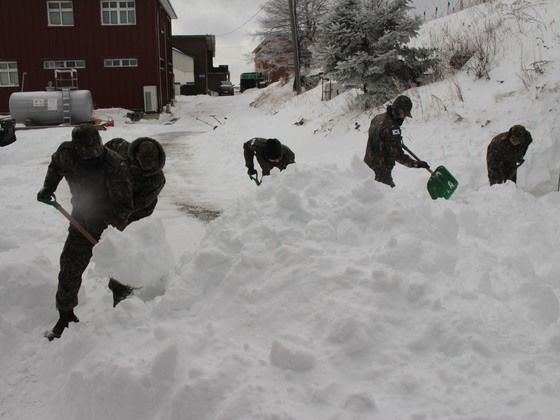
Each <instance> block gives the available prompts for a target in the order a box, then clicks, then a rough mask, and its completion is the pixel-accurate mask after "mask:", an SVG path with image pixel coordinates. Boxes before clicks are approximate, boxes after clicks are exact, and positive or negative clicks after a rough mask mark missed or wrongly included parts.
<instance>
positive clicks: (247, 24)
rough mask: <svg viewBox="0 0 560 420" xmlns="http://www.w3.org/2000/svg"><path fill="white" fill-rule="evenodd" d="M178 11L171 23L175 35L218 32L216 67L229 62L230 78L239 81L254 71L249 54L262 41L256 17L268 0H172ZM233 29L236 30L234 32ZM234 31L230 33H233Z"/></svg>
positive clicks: (235, 81)
mask: <svg viewBox="0 0 560 420" xmlns="http://www.w3.org/2000/svg"><path fill="white" fill-rule="evenodd" d="M171 3H172V5H173V8H174V9H175V12H176V13H177V17H178V18H177V19H176V20H174V21H173V22H172V27H173V35H205V34H211V35H216V56H215V57H214V66H218V65H220V64H227V65H229V71H230V73H231V80H232V81H233V82H234V83H235V84H239V75H240V74H241V73H243V72H247V71H254V65H253V63H252V62H247V57H246V56H247V55H250V54H251V51H253V49H255V47H256V46H257V45H258V43H259V41H258V39H257V38H255V37H253V36H252V34H253V33H254V32H255V31H256V30H257V28H258V23H257V19H258V17H259V16H261V14H262V13H263V12H260V13H259V14H258V15H257V16H255V14H256V13H257V12H258V11H259V10H260V9H261V8H262V6H263V5H264V3H265V0H171ZM232 31H233V32H232ZM230 32H231V33H230Z"/></svg>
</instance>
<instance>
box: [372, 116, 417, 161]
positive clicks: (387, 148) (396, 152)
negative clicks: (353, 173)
mask: <svg viewBox="0 0 560 420" xmlns="http://www.w3.org/2000/svg"><path fill="white" fill-rule="evenodd" d="M364 162H365V163H366V164H367V165H368V166H369V167H370V168H371V169H374V170H375V168H383V167H385V168H392V167H393V166H395V162H399V163H400V164H402V165H405V166H408V167H410V168H415V167H417V164H416V160H414V159H412V158H411V157H410V156H408V155H407V154H405V153H404V151H403V148H402V134H401V127H400V123H399V122H398V121H396V119H395V118H393V112H392V109H391V106H388V107H387V112H385V113H384V114H379V115H377V116H375V118H374V119H373V120H372V121H371V124H370V126H369V131H368V143H367V147H366V154H365V156H364Z"/></svg>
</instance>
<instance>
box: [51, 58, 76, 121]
mask: <svg viewBox="0 0 560 420" xmlns="http://www.w3.org/2000/svg"><path fill="white" fill-rule="evenodd" d="M54 80H55V87H56V89H57V90H61V91H62V123H63V124H64V125H71V124H72V104H71V98H70V91H71V90H76V89H78V71H77V70H76V69H57V70H55V71H54Z"/></svg>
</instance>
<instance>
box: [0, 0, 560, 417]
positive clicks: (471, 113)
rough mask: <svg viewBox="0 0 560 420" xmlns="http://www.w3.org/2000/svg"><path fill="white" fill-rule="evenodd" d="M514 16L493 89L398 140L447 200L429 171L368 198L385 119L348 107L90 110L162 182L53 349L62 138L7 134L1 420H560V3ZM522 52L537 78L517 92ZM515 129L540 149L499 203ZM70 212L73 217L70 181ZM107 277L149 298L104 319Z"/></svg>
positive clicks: (211, 102)
mask: <svg viewBox="0 0 560 420" xmlns="http://www.w3.org/2000/svg"><path fill="white" fill-rule="evenodd" d="M501 3H502V4H503V5H504V7H505V8H506V9H500V13H501V16H502V17H503V26H502V27H501V29H500V30H501V31H502V32H501V34H502V35H501V38H500V50H499V52H498V56H497V58H498V61H497V62H496V63H495V64H494V65H493V68H492V71H491V72H490V79H488V80H474V78H473V77H472V75H469V74H466V73H459V74H458V75H457V76H455V77H454V78H453V79H450V80H448V81H444V82H439V83H437V84H433V85H430V86H425V87H423V88H419V89H414V90H411V91H409V92H408V94H409V95H410V96H411V98H412V99H413V102H414V108H413V115H414V119H412V120H407V122H406V123H405V125H404V126H403V130H404V135H405V140H406V143H407V145H408V146H409V147H410V148H411V149H412V150H413V151H414V152H415V153H416V154H417V155H419V156H420V157H421V158H422V159H425V160H427V161H428V162H429V163H430V164H431V165H432V166H433V167H435V166H437V165H445V166H446V167H447V168H448V169H449V170H450V171H451V172H452V173H453V174H454V175H455V177H456V178H457V179H458V180H459V182H460V186H459V189H458V190H457V191H456V192H455V194H454V195H453V197H452V198H451V199H450V200H448V201H445V200H437V201H433V200H431V199H430V197H429V195H428V193H427V191H426V181H427V179H428V175H429V174H428V173H427V172H426V171H424V170H416V169H409V168H404V167H400V166H398V167H396V168H395V171H394V175H395V181H396V184H397V187H396V188H394V189H391V188H389V187H387V186H385V185H382V184H379V183H376V182H374V181H373V176H372V172H371V171H370V170H369V168H367V167H366V166H365V164H363V162H362V156H363V152H364V148H365V144H366V139H367V128H368V126H369V121H370V119H371V118H372V116H373V115H374V114H375V113H376V112H377V111H373V110H371V111H368V112H360V111H357V110H353V109H352V107H351V106H350V103H351V101H352V97H353V93H352V92H349V93H347V94H344V95H341V96H339V97H336V98H334V99H333V100H332V101H330V102H321V101H320V96H321V92H320V90H319V89H315V90H313V91H310V92H307V93H305V94H303V95H301V96H299V97H295V98H294V97H293V95H292V93H291V92H290V87H289V86H284V87H281V86H272V87H270V88H267V89H265V90H261V91H256V90H253V91H248V92H246V93H244V94H242V95H236V96H234V97H206V96H198V97H180V98H179V100H178V103H177V106H176V107H174V108H173V110H172V111H173V116H174V117H177V118H179V119H178V120H177V121H176V122H175V123H173V124H169V123H170V117H171V116H170V115H163V116H162V118H161V119H160V120H159V121H141V122H139V123H136V124H126V123H125V118H124V116H125V113H126V111H125V110H118V109H111V110H99V111H97V112H96V113H97V116H98V117H100V118H109V117H111V118H114V120H115V122H116V126H115V127H114V128H108V130H107V131H104V132H101V134H102V137H103V140H104V141H108V140H110V139H111V138H114V137H124V138H126V139H128V140H133V139H135V138H137V137H140V136H152V137H154V138H156V139H158V140H160V141H161V142H162V144H163V145H164V147H165V149H166V152H167V157H168V159H167V164H166V167H165V172H166V176H167V180H168V182H167V185H166V187H165V189H164V190H163V192H162V194H161V199H160V203H159V205H158V207H157V209H156V211H155V212H154V215H153V216H152V217H151V218H148V219H145V220H143V221H140V222H136V223H135V224H132V225H131V226H130V227H129V228H127V229H126V230H125V231H124V232H122V233H121V232H118V231H116V230H114V229H108V230H107V231H106V234H105V235H104V237H103V239H102V241H101V243H100V244H99V245H98V247H97V248H96V250H95V255H94V261H93V263H92V264H91V265H90V267H89V268H88V270H87V271H86V273H85V276H84V282H83V285H82V290H81V291H80V305H79V306H78V307H77V308H76V314H77V315H78V316H79V318H80V319H81V322H80V323H79V324H72V325H71V327H70V328H69V329H68V330H66V332H65V333H64V335H63V337H62V339H60V340H55V341H53V342H48V341H47V340H45V339H44V338H43V337H42V333H43V331H44V330H45V329H47V328H50V327H52V325H53V324H54V322H56V319H57V313H56V311H55V308H54V294H55V290H56V283H57V280H56V278H57V273H58V257H59V254H60V251H61V249H62V245H63V243H64V239H65V236H66V228H67V222H66V221H65V219H64V218H63V217H62V216H61V215H60V214H59V213H58V212H57V211H56V210H54V209H53V208H51V207H49V206H45V205H43V204H41V203H38V202H37V201H36V199H35V196H36V192H37V191H38V190H39V188H40V187H41V186H42V182H43V177H44V175H45V172H46V169H47V164H48V162H49V159H50V155H51V154H52V153H53V152H54V150H55V149H56V147H57V146H58V144H59V143H61V142H62V141H65V140H68V139H69V138H70V131H71V130H70V129H69V128H50V129H45V130H20V131H18V132H17V135H18V140H17V141H16V142H15V143H13V144H12V145H10V146H7V147H4V148H2V149H0V174H1V178H2V184H1V185H2V186H1V187H0V188H1V190H0V191H1V195H2V206H1V207H0V220H1V221H2V222H1V223H2V225H1V226H2V230H1V233H2V234H1V235H0V371H1V372H2V373H1V375H0V418H1V419H6V420H21V419H41V420H66V419H68V420H75V419H80V420H100V419H118V420H140V419H146V420H148V419H150V420H152V419H158V420H159V419H161V420H179V419H189V420H205V419H208V420H210V419H212V420H213V419H217V420H218V419H219V420H226V419H227V420H238V419H266V420H288V419H297V420H300V419H309V420H316V419H331V420H335V419H336V420H346V419H367V420H388V419H390V420H396V419H407V420H432V419H446V420H451V419H453V420H467V419H469V420H474V419H484V420H490V419H493V420H498V419H500V420H505V419H516V420H527V419H535V420H556V419H557V418H558V416H559V415H558V413H560V324H559V313H560V308H559V306H560V305H559V300H558V296H559V294H560V265H559V263H558V261H560V193H558V192H557V188H558V176H559V174H560V160H559V159H558V157H559V155H560V147H559V145H558V142H557V138H556V136H555V133H556V132H557V131H558V129H559V128H560V121H559V116H558V115H559V109H560V107H559V92H560V80H559V78H558V76H559V75H560V72H559V58H560V57H559V52H560V23H559V22H558V20H557V16H559V15H560V5H558V4H557V3H556V2H546V1H545V2H537V1H532V2H528V1H524V2H520V1H513V0H505V1H503V2H501ZM531 5H532V6H531ZM521 6H523V9H522V13H523V14H522V15H520V13H521V12H516V13H510V14H508V13H507V10H510V11H511V10H513V9H512V8H519V7H521ZM529 6H531V7H529ZM507 8H510V9H507ZM469 10H471V9H469ZM516 10H518V9H516ZM466 13H468V11H464V12H462V13H459V14H455V15H453V16H450V17H449V18H446V19H440V20H439V21H435V22H431V23H430V24H429V26H427V27H426V28H424V29H423V31H428V30H432V31H433V30H435V27H436V25H438V24H445V25H447V26H448V27H449V26H453V25H456V23H457V22H460V19H465V16H467V15H465V14H466ZM471 13H475V12H471ZM461 16H463V17H461ZM488 16H489V18H491V16H490V14H488ZM519 16H523V17H524V19H519ZM512 34H515V35H512ZM537 38H539V39H540V40H539V39H537ZM531 45H532V48H531V49H530V46H531ZM527 51H530V52H531V55H532V56H533V57H538V59H539V60H540V61H543V62H544V64H542V66H543V68H544V72H543V74H535V75H533V77H532V78H531V80H530V84H529V86H528V88H526V87H525V85H526V84H527V78H526V77H525V76H526V75H524V74H522V67H523V66H525V65H529V64H530V62H531V61H533V60H532V59H530V60H529V59H528V60H527V61H525V59H524V57H527V54H526V52H527ZM521 76H523V77H521ZM459 93H460V95H459ZM460 98H462V100H461V99H460ZM251 103H254V104H255V105H258V106H257V107H255V106H249V104H251ZM296 122H298V123H299V122H303V124H298V125H296V124H295V123H296ZM517 123H520V124H523V125H525V126H526V127H527V129H528V130H529V131H530V132H531V133H532V135H533V139H534V142H533V144H532V145H531V147H530V148H529V151H528V153H527V156H526V163H525V164H524V165H523V166H522V167H521V168H520V170H519V175H518V177H519V183H518V184H517V185H514V184H511V183H508V184H505V185H497V186H493V187H489V186H488V182H487V176H486V166H485V153H486V146H487V144H488V142H489V141H490V139H491V138H492V137H493V136H494V135H496V134H498V133H500V132H503V131H506V130H507V129H508V128H509V127H510V126H511V125H513V124H517ZM214 127H216V128H215V129H214ZM255 136H261V137H277V138H279V139H280V140H281V141H282V142H283V143H285V144H287V145H288V146H289V147H290V148H291V149H292V150H293V151H294V152H295V154H296V164H295V165H291V166H289V167H288V169H287V170H286V171H284V172H282V173H279V172H278V171H273V173H272V175H271V176H270V177H267V178H265V180H264V182H263V184H262V185H261V186H260V187H257V186H256V185H255V184H254V183H253V182H252V181H251V180H250V179H249V178H248V176H247V175H246V169H245V167H244V161H243V153H242V144H243V142H245V141H247V140H248V139H250V138H252V137H255ZM57 198H58V201H59V202H60V203H61V204H62V205H63V206H66V207H69V206H70V204H69V199H70V195H69V191H68V188H67V186H66V183H65V182H64V181H63V182H62V183H61V185H60V187H59V190H58V191H57ZM110 273H111V274H114V275H115V276H117V275H118V276H119V277H120V278H123V279H124V278H126V280H127V281H129V282H131V283H134V282H137V284H142V285H143V286H144V287H143V289H141V290H140V291H139V292H137V295H136V296H133V297H131V298H130V299H127V300H125V301H124V302H122V303H121V304H120V305H119V306H117V307H116V308H115V309H113V308H112V297H111V294H110V292H109V290H108V289H107V275H109V274H110ZM115 273H116V274H115Z"/></svg>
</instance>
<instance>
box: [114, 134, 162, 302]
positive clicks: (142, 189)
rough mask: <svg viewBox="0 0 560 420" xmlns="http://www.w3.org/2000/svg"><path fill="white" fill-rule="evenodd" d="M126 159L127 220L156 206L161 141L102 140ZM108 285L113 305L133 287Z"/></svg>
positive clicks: (116, 282)
mask: <svg viewBox="0 0 560 420" xmlns="http://www.w3.org/2000/svg"><path fill="white" fill-rule="evenodd" d="M105 147H107V148H109V149H111V150H114V151H115V152H117V153H118V154H119V155H121V156H122V157H124V158H125V159H127V162H128V167H129V172H130V178H131V181H132V190H133V197H134V211H133V212H132V214H131V215H130V217H129V218H128V223H129V224H130V223H132V222H134V221H136V220H140V219H142V218H144V217H148V216H149V215H151V214H152V213H153V211H154V209H155V207H156V204H157V201H158V199H157V198H158V195H159V193H160V192H161V190H162V189H163V186H164V185H165V176H164V175H163V167H164V165H165V151H164V150H163V147H162V146H161V144H159V143H158V142H157V141H156V140H154V139H152V138H149V137H140V138H138V139H136V140H134V141H133V142H132V143H129V142H127V141H126V140H125V139H121V138H116V139H113V140H111V141H109V142H107V143H106V144H105ZM109 289H111V291H112V292H113V306H117V304H118V303H119V302H120V301H122V300H123V299H125V298H126V297H127V296H129V295H130V294H131V293H132V292H133V288H132V287H130V286H128V285H126V284H122V283H121V282H119V281H117V280H115V279H113V278H112V279H110V280H109Z"/></svg>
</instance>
